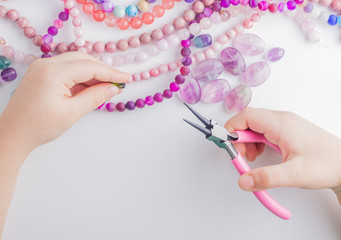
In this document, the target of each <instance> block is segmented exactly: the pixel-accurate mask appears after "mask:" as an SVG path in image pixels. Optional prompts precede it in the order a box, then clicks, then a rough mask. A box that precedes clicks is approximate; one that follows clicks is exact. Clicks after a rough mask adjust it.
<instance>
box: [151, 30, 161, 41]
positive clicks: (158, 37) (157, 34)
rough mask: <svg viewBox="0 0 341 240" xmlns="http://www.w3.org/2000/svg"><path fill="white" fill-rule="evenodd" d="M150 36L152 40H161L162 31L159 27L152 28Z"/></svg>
mask: <svg viewBox="0 0 341 240" xmlns="http://www.w3.org/2000/svg"><path fill="white" fill-rule="evenodd" d="M151 36H152V39H153V40H156V41H157V40H161V39H162V38H163V32H162V31H161V30H160V29H154V30H153V31H152V35H151Z"/></svg>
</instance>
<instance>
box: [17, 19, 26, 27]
mask: <svg viewBox="0 0 341 240" xmlns="http://www.w3.org/2000/svg"><path fill="white" fill-rule="evenodd" d="M17 24H18V26H19V27H20V28H22V29H24V28H25V27H27V26H28V24H29V21H28V19H27V18H25V17H20V18H18V20H17Z"/></svg>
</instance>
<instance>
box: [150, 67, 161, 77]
mask: <svg viewBox="0 0 341 240" xmlns="http://www.w3.org/2000/svg"><path fill="white" fill-rule="evenodd" d="M149 74H150V76H152V77H157V76H159V75H160V71H159V69H158V68H152V69H150V71H149Z"/></svg>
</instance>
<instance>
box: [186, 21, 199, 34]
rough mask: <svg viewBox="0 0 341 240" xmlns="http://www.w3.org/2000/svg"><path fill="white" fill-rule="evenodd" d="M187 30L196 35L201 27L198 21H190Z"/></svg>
mask: <svg viewBox="0 0 341 240" xmlns="http://www.w3.org/2000/svg"><path fill="white" fill-rule="evenodd" d="M189 32H190V33H191V34H193V35H198V34H199V33H200V32H201V27H200V25H199V23H192V24H191V25H190V26H189Z"/></svg>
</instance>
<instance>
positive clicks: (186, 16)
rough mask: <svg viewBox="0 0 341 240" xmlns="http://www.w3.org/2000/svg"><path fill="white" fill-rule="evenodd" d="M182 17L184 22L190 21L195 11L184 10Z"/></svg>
mask: <svg viewBox="0 0 341 240" xmlns="http://www.w3.org/2000/svg"><path fill="white" fill-rule="evenodd" d="M183 17H184V19H185V21H186V22H190V21H192V20H194V18H195V12H194V11H193V10H186V11H185V12H184V14H183Z"/></svg>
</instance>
